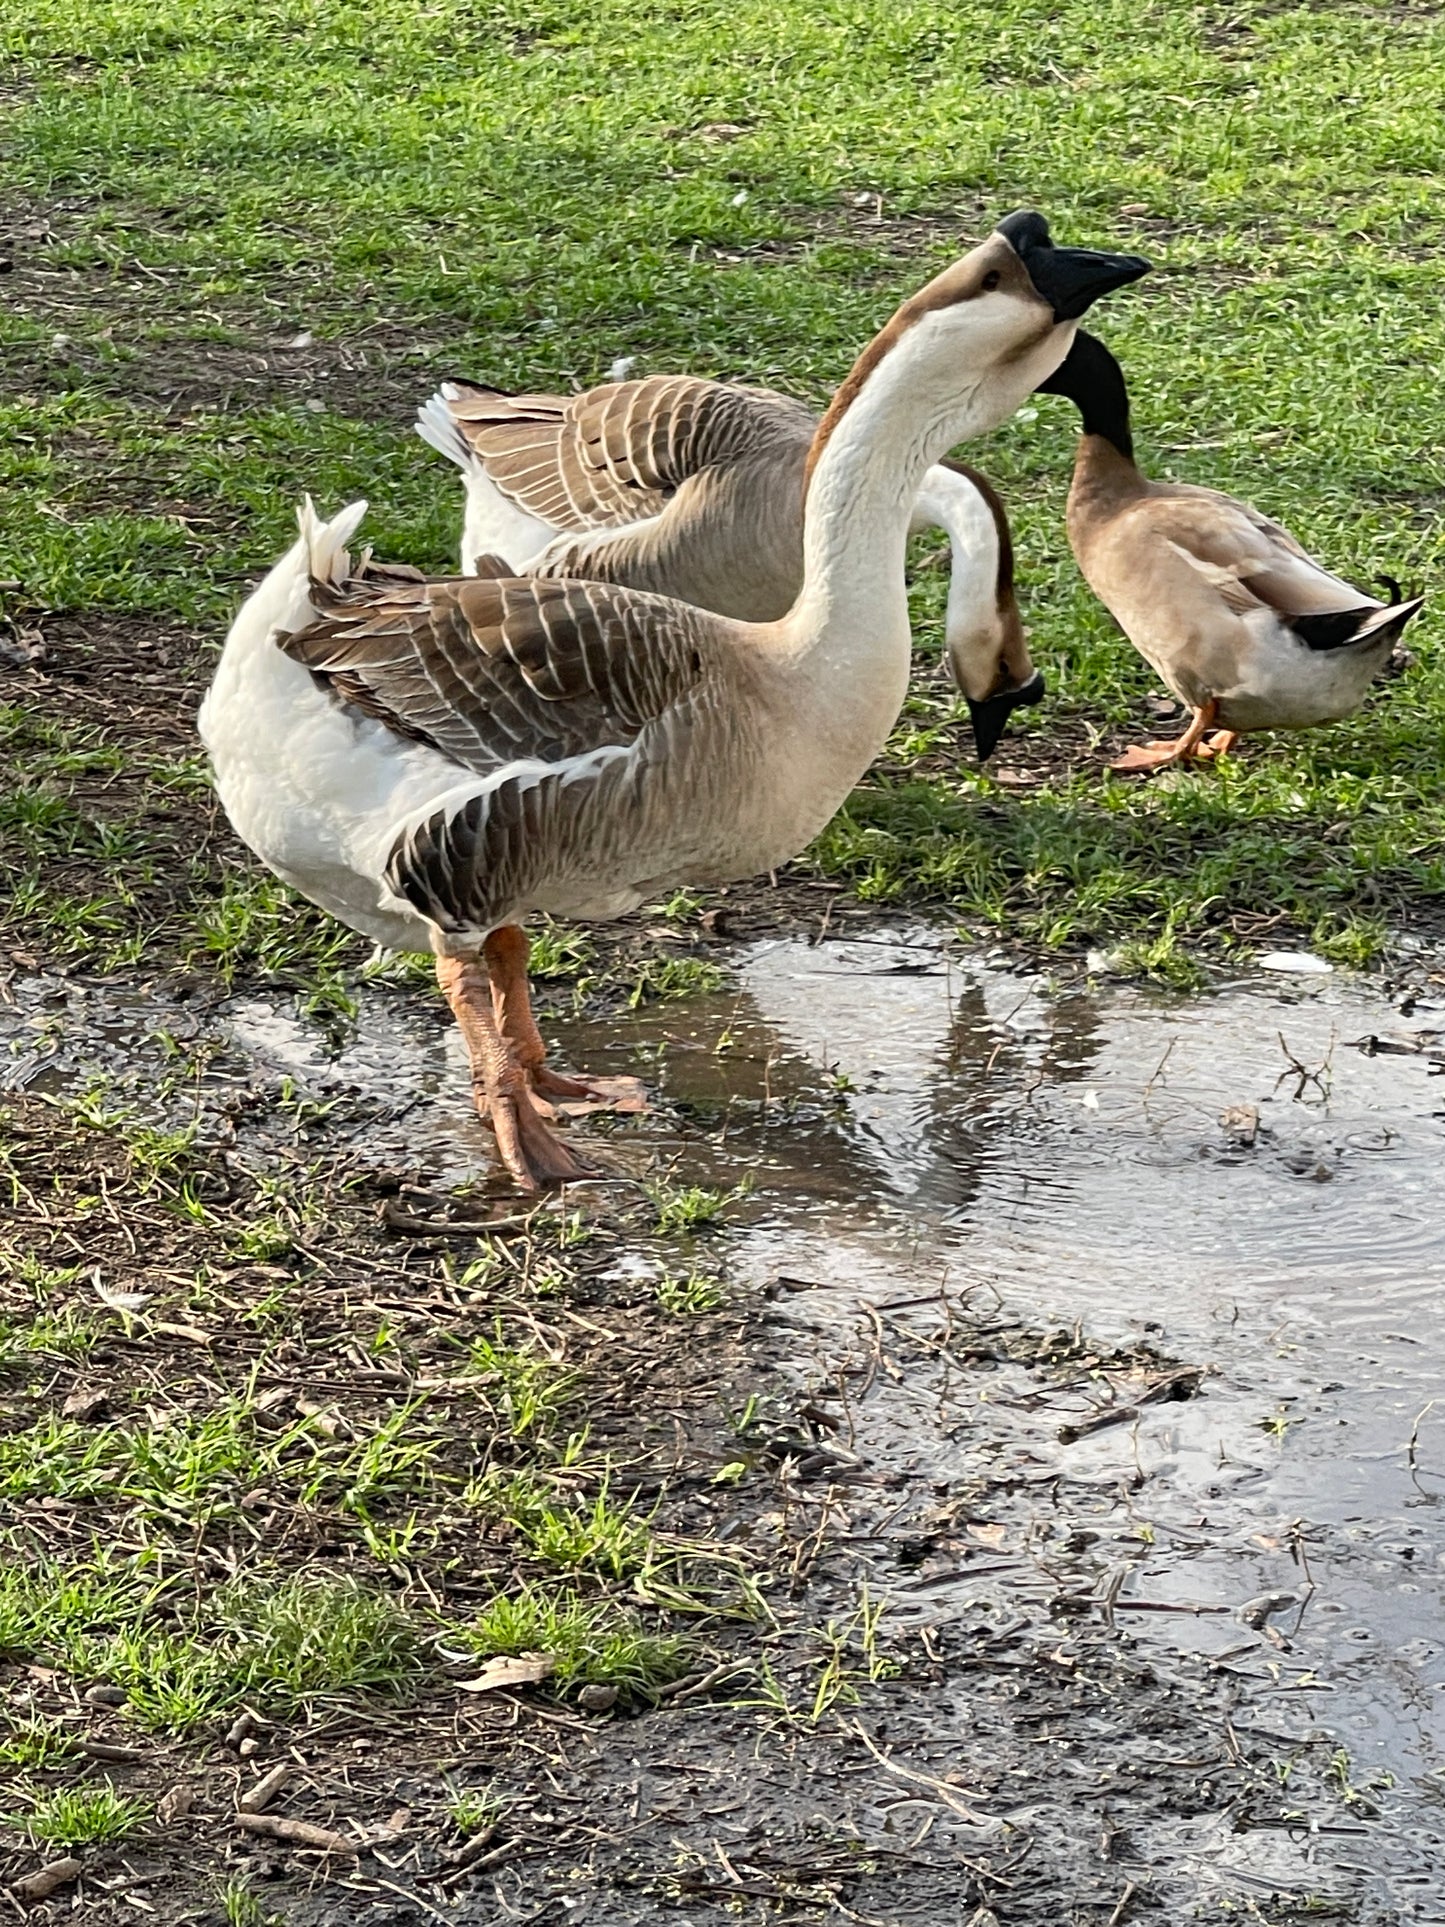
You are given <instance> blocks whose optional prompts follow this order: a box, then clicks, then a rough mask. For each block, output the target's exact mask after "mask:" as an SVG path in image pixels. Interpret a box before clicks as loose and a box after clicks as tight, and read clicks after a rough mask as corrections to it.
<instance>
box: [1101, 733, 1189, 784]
mask: <svg viewBox="0 0 1445 1927" xmlns="http://www.w3.org/2000/svg"><path fill="white" fill-rule="evenodd" d="M1202 754H1204V749H1203V745H1202V744H1198V743H1191V744H1189V745H1188V746H1187V747H1185V746H1184V739H1183V738H1182V737H1179V738H1176V740H1175V741H1174V742H1172V743H1135V744H1134V746H1133V748H1132V749H1126V750H1125V751H1124V754H1123V755H1122V756H1116V757H1115V758H1114V760H1113V762H1112V763H1110V765H1109V768H1110V769H1112V770H1117V771H1118V772H1119V774H1120V775H1122V776H1130V775H1142V774H1143V773H1144V772H1145V771H1146V770H1154V769H1167V768H1168V767H1169V765H1170V764H1171V763H1187V762H1189V761H1190V759H1191V758H1193V757H1196V756H1200V755H1202Z"/></svg>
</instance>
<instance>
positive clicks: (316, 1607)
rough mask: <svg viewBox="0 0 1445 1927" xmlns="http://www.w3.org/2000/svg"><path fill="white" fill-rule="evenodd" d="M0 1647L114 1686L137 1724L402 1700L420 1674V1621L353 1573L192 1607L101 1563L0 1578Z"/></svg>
mask: <svg viewBox="0 0 1445 1927" xmlns="http://www.w3.org/2000/svg"><path fill="white" fill-rule="evenodd" d="M0 1649H4V1650H6V1651H9V1652H14V1653H16V1654H18V1655H22V1656H35V1657H39V1658H42V1659H45V1660H47V1661H49V1662H50V1663H52V1664H56V1665H58V1666H61V1667H63V1668H64V1669H65V1670H66V1671H68V1672H70V1673H71V1674H73V1675H74V1676H75V1677H77V1678H81V1679H93V1680H102V1681H104V1682H106V1683H107V1684H109V1685H113V1686H119V1687H121V1688H122V1689H123V1690H124V1692H125V1694H126V1696H127V1703H128V1706H129V1709H130V1713H131V1716H132V1717H133V1718H134V1719H135V1720H136V1721H137V1723H138V1724H140V1725H141V1726H144V1727H146V1728H148V1729H149V1730H151V1731H153V1732H164V1733H188V1732H192V1731H194V1730H195V1729H196V1728H197V1727H199V1726H203V1725H205V1724H206V1723H207V1722H209V1721H214V1720H217V1719H219V1718H221V1717H222V1716H223V1715H225V1714H227V1713H228V1712H229V1711H230V1710H231V1709H232V1708H234V1707H235V1706H237V1705H239V1704H240V1703H241V1702H242V1701H244V1702H245V1703H246V1704H248V1705H251V1706H255V1707H256V1708H257V1709H258V1710H259V1709H264V1710H265V1711H267V1712H269V1713H273V1714H275V1715H277V1716H280V1717H286V1716H291V1715H295V1714H298V1713H309V1711H310V1710H311V1709H312V1708H313V1707H315V1706H319V1705H325V1704H330V1703H335V1702H337V1701H339V1700H342V1699H344V1698H346V1697H348V1696H354V1695H358V1694H359V1695H363V1696H375V1697H377V1698H383V1699H391V1700H398V1699H405V1698H407V1697H409V1696H410V1695H411V1694H412V1693H413V1692H415V1691H416V1690H417V1689H418V1688H419V1686H420V1684H421V1682H422V1680H423V1679H424V1677H425V1676H426V1673H427V1671H428V1662H427V1659H426V1656H425V1650H424V1646H423V1641H422V1630H421V1627H420V1625H419V1623H418V1622H417V1621H416V1620H415V1619H414V1618H413V1617H412V1615H411V1614H410V1613H408V1612H407V1611H406V1609H405V1608H404V1607H403V1606H401V1605H400V1604H399V1603H398V1602H397V1601H396V1600H395V1599H393V1598H392V1597H391V1596H390V1595H389V1594H387V1593H383V1592H378V1591H376V1590H374V1589H371V1588H369V1587H367V1586H365V1585H363V1584H361V1583H360V1582H359V1581H357V1580H354V1579H350V1578H345V1577H332V1576H329V1575H325V1574H312V1575H305V1574H303V1575H300V1576H297V1577H293V1578H290V1579H286V1580H283V1581H281V1582H280V1583H279V1584H278V1583H273V1582H272V1581H270V1580H268V1579H262V1578H254V1579H246V1580H236V1581H234V1582H233V1583H232V1584H230V1585H229V1586H224V1587H222V1588H221V1589H220V1590H219V1591H218V1592H216V1593H215V1594H213V1595H211V1596H209V1597H206V1598H202V1599H200V1600H199V1601H194V1600H190V1599H184V1600H183V1599H182V1598H181V1597H179V1596H177V1595H174V1594H172V1593H171V1592H170V1591H169V1590H168V1589H167V1588H165V1587H162V1586H160V1585H157V1584H156V1583H155V1582H154V1581H152V1580H150V1579H149V1578H148V1577H147V1575H146V1574H145V1573H144V1572H141V1571H138V1570H134V1569H132V1570H121V1569H119V1568H116V1567H114V1566H109V1565H106V1564H104V1563H100V1562H97V1563H96V1564H94V1565H92V1566H88V1567H70V1568H63V1567H59V1566H54V1565H40V1566H28V1567H27V1566H19V1565H11V1566H10V1567H9V1568H8V1569H7V1570H6V1571H5V1572H3V1573H0Z"/></svg>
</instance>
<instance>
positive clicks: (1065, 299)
mask: <svg viewBox="0 0 1445 1927" xmlns="http://www.w3.org/2000/svg"><path fill="white" fill-rule="evenodd" d="M996 232H997V233H999V234H1001V235H1002V236H1003V237H1004V239H1005V240H1006V241H1007V242H1008V243H1009V245H1010V246H1011V247H1012V248H1013V251H1014V253H1015V254H1017V256H1018V257H1019V259H1020V261H1022V262H1023V264H1024V267H1025V268H1026V269H1027V271H1028V277H1029V279H1030V281H1032V282H1033V284H1034V287H1035V288H1036V289H1037V290H1038V292H1039V293H1040V294H1041V295H1042V296H1043V298H1044V300H1045V301H1047V302H1048V304H1049V306H1050V307H1051V308H1052V309H1053V311H1054V320H1055V321H1077V320H1078V319H1079V317H1080V315H1083V314H1087V313H1088V311H1089V309H1090V308H1092V307H1093V305H1094V303H1095V302H1096V301H1097V300H1099V298H1100V297H1101V296H1102V295H1106V294H1109V293H1112V291H1113V290H1114V289H1115V288H1122V287H1124V286H1125V285H1126V284H1127V283H1128V282H1130V281H1137V280H1138V279H1139V277H1140V275H1144V274H1147V273H1148V272H1149V269H1150V266H1151V263H1150V262H1148V261H1146V260H1145V259H1144V257H1143V255H1142V254H1100V253H1098V252H1096V251H1095V250H1094V249H1093V248H1056V247H1055V246H1054V244H1053V241H1052V240H1051V239H1050V237H1049V224H1048V222H1047V221H1046V220H1045V219H1044V217H1043V215H1042V214H1029V213H1021V214H1010V215H1008V216H1007V217H1006V218H1005V219H1004V220H1002V221H1000V222H999V224H998V228H997V230H996Z"/></svg>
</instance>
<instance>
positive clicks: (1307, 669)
mask: <svg viewBox="0 0 1445 1927" xmlns="http://www.w3.org/2000/svg"><path fill="white" fill-rule="evenodd" d="M1040 386H1041V387H1042V388H1043V389H1044V390H1045V391H1046V392H1048V393H1051V394H1060V395H1067V396H1068V397H1069V399H1070V400H1071V401H1073V402H1074V403H1075V404H1076V406H1077V407H1078V409H1079V412H1080V414H1081V416H1082V418H1083V431H1084V432H1083V434H1082V436H1081V437H1080V440H1079V448H1078V454H1077V456H1076V458H1075V462H1074V479H1073V483H1072V485H1071V487H1070V489H1069V508H1068V525H1069V540H1070V542H1071V544H1072V545H1073V550H1074V555H1075V558H1076V559H1077V561H1078V564H1079V569H1080V572H1081V573H1082V575H1083V577H1084V580H1085V581H1086V582H1087V583H1088V585H1089V587H1090V588H1091V589H1092V590H1093V591H1094V594H1095V595H1096V596H1098V598H1099V600H1100V601H1101V602H1102V603H1103V604H1104V607H1105V608H1106V609H1107V610H1108V611H1109V613H1110V614H1111V615H1112V616H1113V617H1114V619H1115V621H1116V622H1117V623H1118V624H1119V627H1120V628H1121V629H1122V630H1123V631H1124V634H1125V635H1126V636H1127V637H1128V638H1129V640H1130V642H1132V643H1133V645H1134V647H1135V648H1136V649H1137V650H1138V651H1139V653H1140V655H1141V656H1143V657H1144V659H1145V661H1146V662H1148V663H1149V664H1150V665H1151V666H1152V667H1153V668H1154V669H1155V670H1157V672H1158V674H1159V675H1160V676H1161V677H1162V678H1163V680H1164V682H1165V683H1167V685H1168V686H1169V688H1170V690H1171V691H1172V692H1173V694H1174V695H1175V696H1176V697H1177V698H1178V699H1179V701H1180V702H1181V703H1184V704H1186V705H1187V707H1188V709H1189V711H1190V721H1189V725H1188V727H1187V728H1186V729H1185V730H1184V732H1183V734H1182V735H1180V736H1178V737H1176V738H1174V739H1173V740H1172V741H1170V742H1161V743H1143V744H1139V745H1136V746H1135V747H1134V748H1132V749H1130V750H1127V751H1126V752H1125V754H1124V755H1122V756H1121V757H1119V758H1118V759H1117V760H1116V761H1115V762H1114V763H1113V764H1112V765H1111V767H1112V768H1114V769H1116V770H1128V771H1132V770H1152V769H1160V768H1163V767H1165V766H1166V765H1168V764H1170V763H1177V762H1181V761H1184V760H1186V759H1188V758H1190V757H1195V758H1200V757H1203V758H1208V757H1213V756H1219V755H1222V754H1224V753H1226V752H1227V751H1228V750H1230V749H1231V748H1232V747H1233V746H1234V743H1235V740H1236V738H1237V737H1238V736H1240V735H1243V734H1245V733H1248V732H1253V731H1254V730H1259V729H1308V728H1310V727H1312V726H1313V725H1315V724H1318V723H1333V722H1338V721H1340V719H1341V718H1342V717H1345V716H1348V715H1350V714H1351V713H1352V711H1354V710H1356V709H1358V708H1359V706H1360V704H1361V702H1363V700H1364V696H1365V691H1366V690H1367V689H1368V688H1369V686H1370V684H1371V683H1372V682H1373V681H1374V679H1375V677H1376V676H1377V675H1378V674H1379V673H1380V671H1381V670H1382V669H1383V668H1384V667H1385V664H1386V663H1387V662H1388V660H1389V657H1390V653H1391V651H1392V649H1393V648H1394V645H1395V643H1396V641H1397V640H1398V638H1399V636H1400V632H1401V631H1402V630H1403V629H1404V627H1405V624H1406V623H1407V622H1408V621H1409V620H1410V618H1411V617H1412V616H1413V615H1414V614H1415V613H1416V611H1417V610H1418V609H1419V608H1420V606H1421V602H1422V600H1423V598H1421V597H1418V596H1417V597H1415V598H1414V599H1413V600H1411V601H1409V602H1406V601H1403V600H1402V599H1401V596H1400V590H1399V587H1398V585H1397V584H1395V583H1393V582H1387V584H1386V586H1387V587H1388V588H1389V589H1390V592H1391V596H1392V600H1391V601H1390V602H1381V601H1379V600H1378V599H1377V598H1376V597H1374V596H1367V595H1365V594H1363V593H1362V592H1361V591H1360V590H1359V589H1356V588H1355V587H1353V585H1352V584H1350V583H1348V582H1346V581H1344V580H1342V579H1341V577H1339V576H1337V575H1331V574H1330V573H1329V571H1328V570H1327V569H1324V568H1322V567H1321V566H1320V564H1319V563H1318V562H1316V561H1314V560H1313V559H1312V558H1311V557H1310V556H1308V555H1307V554H1306V553H1305V551H1304V550H1303V549H1302V548H1301V547H1300V545H1299V543H1298V542H1296V540H1295V539H1294V537H1293V536H1292V535H1291V534H1290V532H1289V530H1288V529H1284V528H1281V527H1280V525H1279V523H1278V522H1272V521H1270V519H1269V518H1268V516H1265V515H1261V514H1260V513H1259V511H1258V509H1254V508H1251V507H1250V506H1249V504H1248V503H1247V502H1240V501H1236V500H1235V498H1234V497H1233V496H1232V495H1221V494H1219V492H1218V491H1217V490H1215V489H1212V488H1197V487H1195V486H1194V485H1193V484H1192V483H1187V482H1151V481H1150V480H1149V479H1148V477H1147V476H1145V475H1144V474H1142V473H1141V471H1140V469H1139V467H1138V465H1137V463H1136V462H1135V460H1134V443H1133V437H1132V435H1131V433H1130V427H1129V393H1128V389H1127V387H1126V386H1125V382H1124V376H1123V372H1122V370H1121V369H1120V367H1119V364H1118V362H1117V361H1116V360H1115V359H1114V357H1113V355H1112V354H1111V353H1110V352H1109V350H1108V349H1107V348H1106V347H1105V346H1104V344H1103V342H1101V341H1099V340H1097V339H1096V338H1095V337H1094V336H1093V335H1090V334H1085V333H1084V332H1083V331H1082V330H1080V331H1079V333H1078V335H1077V336H1076V338H1075V341H1074V345H1073V347H1072V349H1071V350H1070V351H1069V354H1068V357H1067V359H1066V360H1065V361H1064V362H1063V363H1062V365H1061V366H1060V367H1059V368H1058V369H1056V370H1055V372H1054V373H1053V374H1052V375H1051V376H1050V377H1049V378H1048V379H1047V380H1046V381H1044V382H1042V383H1041V384H1040ZM1211 730H1214V731H1216V733H1215V734H1214V735H1210V734H1209V732H1210V731H1211Z"/></svg>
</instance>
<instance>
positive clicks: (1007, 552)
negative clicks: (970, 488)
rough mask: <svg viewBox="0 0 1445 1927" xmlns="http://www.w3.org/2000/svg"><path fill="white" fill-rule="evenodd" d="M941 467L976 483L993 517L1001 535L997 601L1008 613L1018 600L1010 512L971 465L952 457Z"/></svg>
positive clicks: (947, 457)
mask: <svg viewBox="0 0 1445 1927" xmlns="http://www.w3.org/2000/svg"><path fill="white" fill-rule="evenodd" d="M938 466H939V467H940V468H951V469H952V470H953V472H954V474H955V475H962V476H963V478H964V479H965V481H969V482H972V483H973V485H974V487H975V488H976V489H977V490H978V492H979V494H980V495H981V496H982V497H983V499H984V505H985V507H986V508H987V509H988V512H989V514H990V515H991V516H992V517H993V526H994V529H995V531H996V532H997V535H998V575H997V578H996V579H995V582H994V601H995V603H996V604H997V606H998V607H999V608H1000V609H1006V608H1007V607H1008V605H1009V604H1010V603H1011V602H1012V601H1013V599H1014V535H1013V530H1012V529H1011V528H1010V527H1009V519H1008V510H1007V509H1006V508H1005V507H1004V505H1003V498H1002V497H1001V496H1000V494H999V492H998V490H997V489H996V488H995V487H994V485H993V483H992V482H991V481H990V480H989V479H988V477H987V476H986V475H983V474H980V472H979V471H978V470H977V469H976V468H971V467H970V466H969V464H968V463H967V462H958V461H955V460H954V459H953V457H952V456H951V455H945V456H944V457H943V458H942V459H941V461H940V462H939V464H938Z"/></svg>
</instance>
